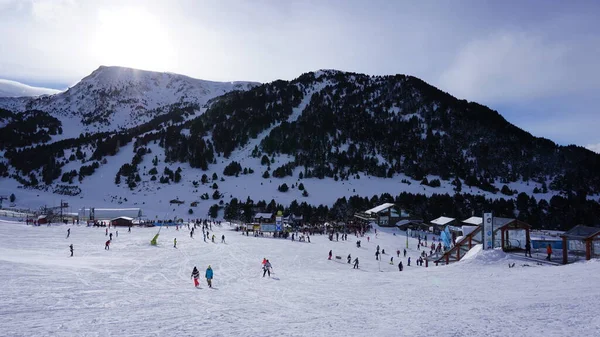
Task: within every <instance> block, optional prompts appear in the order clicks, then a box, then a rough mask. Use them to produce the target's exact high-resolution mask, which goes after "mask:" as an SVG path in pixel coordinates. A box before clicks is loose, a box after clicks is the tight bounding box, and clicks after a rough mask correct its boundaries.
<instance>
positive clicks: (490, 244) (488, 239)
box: [483, 213, 494, 249]
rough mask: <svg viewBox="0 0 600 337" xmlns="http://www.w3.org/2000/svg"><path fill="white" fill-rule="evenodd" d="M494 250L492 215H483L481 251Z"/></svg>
mask: <svg viewBox="0 0 600 337" xmlns="http://www.w3.org/2000/svg"><path fill="white" fill-rule="evenodd" d="M493 248H494V218H493V216H492V213H483V249H493Z"/></svg>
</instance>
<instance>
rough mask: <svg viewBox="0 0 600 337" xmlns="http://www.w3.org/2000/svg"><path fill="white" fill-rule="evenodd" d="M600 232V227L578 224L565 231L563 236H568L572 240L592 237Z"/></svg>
mask: <svg viewBox="0 0 600 337" xmlns="http://www.w3.org/2000/svg"><path fill="white" fill-rule="evenodd" d="M598 234H600V228H598V227H588V226H583V225H577V226H575V227H573V228H572V229H571V230H569V231H567V232H565V234H563V235H562V236H563V237H567V239H571V240H585V239H591V238H593V237H594V236H596V235H598Z"/></svg>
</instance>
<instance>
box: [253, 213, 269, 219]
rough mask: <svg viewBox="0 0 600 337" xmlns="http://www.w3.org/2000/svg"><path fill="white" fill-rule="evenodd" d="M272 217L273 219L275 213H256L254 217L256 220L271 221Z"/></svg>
mask: <svg viewBox="0 0 600 337" xmlns="http://www.w3.org/2000/svg"><path fill="white" fill-rule="evenodd" d="M271 217H273V213H256V214H255V215H254V219H259V218H263V219H271Z"/></svg>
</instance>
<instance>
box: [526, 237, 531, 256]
mask: <svg viewBox="0 0 600 337" xmlns="http://www.w3.org/2000/svg"><path fill="white" fill-rule="evenodd" d="M527 254H529V257H531V242H530V241H529V240H527V242H526V243H525V257H527Z"/></svg>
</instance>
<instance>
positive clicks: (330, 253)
mask: <svg viewBox="0 0 600 337" xmlns="http://www.w3.org/2000/svg"><path fill="white" fill-rule="evenodd" d="M331 255H333V252H332V251H331V250H330V251H329V258H328V259H327V260H331Z"/></svg>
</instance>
